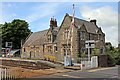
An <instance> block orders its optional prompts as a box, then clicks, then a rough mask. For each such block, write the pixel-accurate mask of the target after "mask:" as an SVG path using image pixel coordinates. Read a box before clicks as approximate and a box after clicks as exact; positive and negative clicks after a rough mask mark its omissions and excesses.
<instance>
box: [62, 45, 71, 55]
mask: <svg viewBox="0 0 120 80" xmlns="http://www.w3.org/2000/svg"><path fill="white" fill-rule="evenodd" d="M70 48H71V45H70V44H69V45H68V46H67V45H66V44H64V45H63V53H64V55H66V52H67V55H69V54H70V53H71V49H70Z"/></svg>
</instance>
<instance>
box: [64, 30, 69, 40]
mask: <svg viewBox="0 0 120 80" xmlns="http://www.w3.org/2000/svg"><path fill="white" fill-rule="evenodd" d="M68 36H69V29H68V28H65V31H64V32H63V39H67V38H68Z"/></svg>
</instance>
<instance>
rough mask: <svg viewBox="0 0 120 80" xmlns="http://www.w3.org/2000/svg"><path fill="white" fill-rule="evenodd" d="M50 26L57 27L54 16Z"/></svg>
mask: <svg viewBox="0 0 120 80" xmlns="http://www.w3.org/2000/svg"><path fill="white" fill-rule="evenodd" d="M50 27H57V21H56V19H54V18H51V20H50Z"/></svg>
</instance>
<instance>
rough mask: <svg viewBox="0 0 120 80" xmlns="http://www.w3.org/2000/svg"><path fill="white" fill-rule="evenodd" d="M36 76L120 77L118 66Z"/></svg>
mask: <svg viewBox="0 0 120 80" xmlns="http://www.w3.org/2000/svg"><path fill="white" fill-rule="evenodd" d="M36 78H118V67H108V68H98V69H91V70H74V71H70V72H65V73H57V74H53V75H44V76H38V77H36Z"/></svg>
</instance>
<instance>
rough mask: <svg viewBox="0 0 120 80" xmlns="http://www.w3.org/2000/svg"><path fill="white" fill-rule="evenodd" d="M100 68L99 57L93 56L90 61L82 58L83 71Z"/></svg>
mask: <svg viewBox="0 0 120 80" xmlns="http://www.w3.org/2000/svg"><path fill="white" fill-rule="evenodd" d="M97 67H98V56H92V57H91V60H90V61H89V60H88V59H87V58H86V59H85V58H81V69H82V70H83V69H91V68H97Z"/></svg>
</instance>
